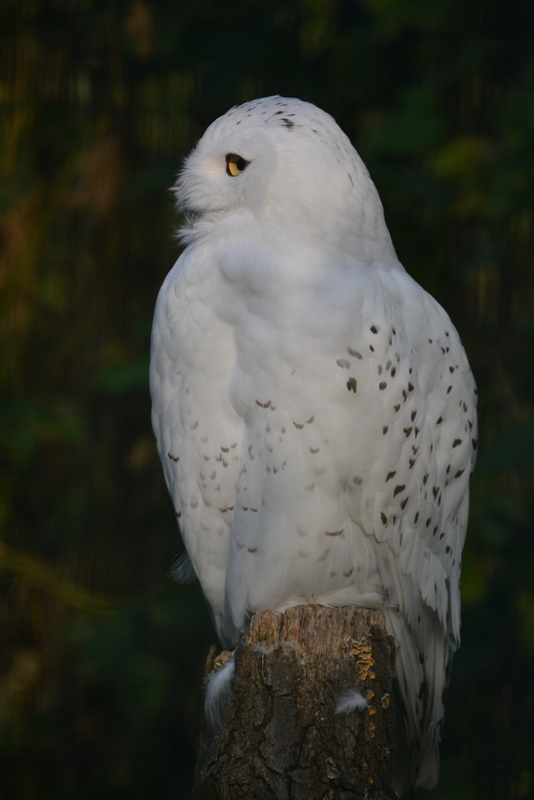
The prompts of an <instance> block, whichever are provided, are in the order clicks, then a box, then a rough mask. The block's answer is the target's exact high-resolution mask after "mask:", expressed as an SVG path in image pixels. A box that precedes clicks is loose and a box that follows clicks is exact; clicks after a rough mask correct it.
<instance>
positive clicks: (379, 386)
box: [378, 381, 387, 392]
mask: <svg viewBox="0 0 534 800" xmlns="http://www.w3.org/2000/svg"><path fill="white" fill-rule="evenodd" d="M386 387H387V383H386V381H380V383H379V384H378V388H379V389H380V391H381V392H383V391H384V389H385V388H386Z"/></svg>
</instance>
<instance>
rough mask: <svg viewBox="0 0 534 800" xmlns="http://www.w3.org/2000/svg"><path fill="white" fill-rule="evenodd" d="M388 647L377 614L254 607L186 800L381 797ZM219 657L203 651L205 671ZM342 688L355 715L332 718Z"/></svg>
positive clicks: (387, 736)
mask: <svg viewBox="0 0 534 800" xmlns="http://www.w3.org/2000/svg"><path fill="white" fill-rule="evenodd" d="M394 659H395V643H394V640H393V639H392V637H390V636H389V635H388V634H387V632H386V630H385V627H384V616H383V614H382V612H381V611H377V610H369V609H362V608H357V607H354V606H351V607H345V608H327V607H325V606H319V605H307V606H296V607H293V608H290V609H288V610H287V611H286V612H285V613H283V614H276V613H274V612H272V611H258V612H257V613H256V614H255V615H254V616H253V618H252V620H251V624H250V629H249V633H248V634H247V635H246V636H244V637H243V638H242V639H241V641H240V643H239V645H238V647H237V648H236V651H235V673H234V676H233V679H232V688H231V692H230V694H229V699H228V702H227V706H226V708H225V711H224V714H223V717H222V724H221V725H215V726H211V727H210V725H209V724H208V723H207V721H206V720H205V719H204V720H203V723H202V729H201V736H200V741H199V749H198V759H197V770H196V778H195V786H194V794H193V796H194V798H195V800H241V798H242V799H243V800H245V798H246V800H256V799H257V800H260V799H261V800H270V799H271V798H272V799H273V800H348V798H366V799H367V800H374V799H375V798H376V799H377V800H379V799H380V800H382V799H383V800H386V799H387V800H389V799H390V798H394V797H395V796H396V795H395V793H394V792H393V789H392V761H393V748H394V741H395V708H394V706H395V704H394V702H393V679H394ZM224 661H225V656H223V657H222V658H221V656H219V657H217V658H215V648H212V651H211V652H210V656H209V658H208V663H207V665H206V666H207V672H208V673H209V674H211V673H213V670H214V668H217V665H218V664H221V663H223V662H224ZM347 689H352V690H355V691H358V692H360V693H361V694H362V695H363V697H364V698H365V699H366V700H367V707H366V708H364V709H363V710H361V711H357V710H356V711H353V712H352V713H350V714H348V715H345V714H336V704H337V702H338V700H339V698H340V697H341V696H342V695H343V694H344V692H346V690H347Z"/></svg>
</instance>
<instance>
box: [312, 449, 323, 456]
mask: <svg viewBox="0 0 534 800" xmlns="http://www.w3.org/2000/svg"><path fill="white" fill-rule="evenodd" d="M320 449H321V448H320V447H317V448H313V447H310V453H311V454H312V455H314V456H315V455H317V453H318V452H319V450H320Z"/></svg>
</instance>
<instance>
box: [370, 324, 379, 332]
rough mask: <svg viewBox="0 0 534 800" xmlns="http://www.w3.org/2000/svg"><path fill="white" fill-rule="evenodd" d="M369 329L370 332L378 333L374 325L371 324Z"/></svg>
mask: <svg viewBox="0 0 534 800" xmlns="http://www.w3.org/2000/svg"><path fill="white" fill-rule="evenodd" d="M369 330H370V331H371V333H378V328H377V327H376V325H371V327H370V328H369Z"/></svg>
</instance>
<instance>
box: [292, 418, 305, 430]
mask: <svg viewBox="0 0 534 800" xmlns="http://www.w3.org/2000/svg"><path fill="white" fill-rule="evenodd" d="M293 425H294V426H295V428H298V429H299V431H301V430H302V429H303V427H304V423H302V424H301V423H300V422H295V420H293Z"/></svg>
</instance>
